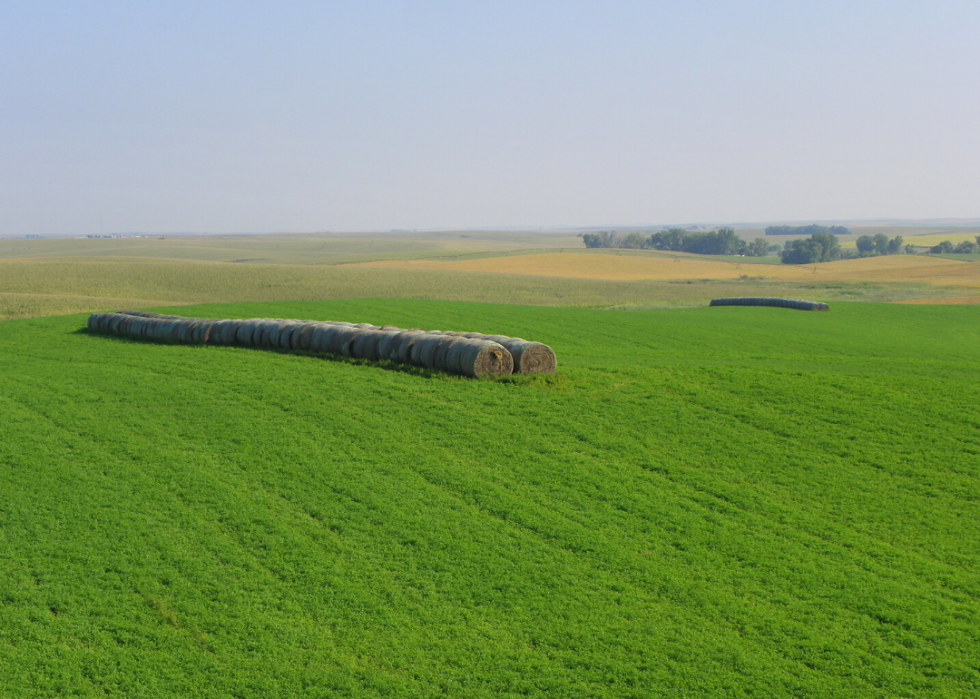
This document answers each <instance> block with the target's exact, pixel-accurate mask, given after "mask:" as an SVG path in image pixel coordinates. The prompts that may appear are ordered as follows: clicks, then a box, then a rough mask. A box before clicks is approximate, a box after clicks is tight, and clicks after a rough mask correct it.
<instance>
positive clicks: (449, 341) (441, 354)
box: [432, 334, 466, 371]
mask: <svg viewBox="0 0 980 699" xmlns="http://www.w3.org/2000/svg"><path fill="white" fill-rule="evenodd" d="M465 339H466V338H465V337H459V336H457V335H448V334H447V335H443V336H442V341H441V342H439V344H438V345H437V346H436V351H435V354H434V355H433V357H432V368H433V369H436V370H437V371H449V365H448V361H447V357H448V356H449V351H450V350H451V349H452V348H453V346H454V345H455V344H456V343H458V342H462V341H463V340H465Z"/></svg>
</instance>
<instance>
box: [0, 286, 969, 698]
mask: <svg viewBox="0 0 980 699" xmlns="http://www.w3.org/2000/svg"><path fill="white" fill-rule="evenodd" d="M174 310H177V311H178V312H181V313H183V314H187V315H190V314H194V315H202V316H216V317H250V316H266V317H296V318H318V319H328V318H332V319H342V320H350V321H367V322H372V323H375V324H379V325H380V324H387V323H390V324H395V325H400V326H405V327H410V326H418V327H425V328H430V329H432V328H438V329H461V330H474V329H476V330H481V331H486V332H494V333H498V332H499V333H507V334H513V335H520V336H523V337H528V338H532V339H536V340H540V341H543V342H547V343H549V344H551V345H552V346H553V347H554V348H555V350H556V352H557V353H558V358H559V373H558V374H557V375H555V376H553V377H524V378H521V377H517V378H513V379H509V380H499V381H489V380H487V381H476V380H467V379H460V378H452V377H446V376H441V375H430V374H427V373H425V372H422V371H416V370H401V369H398V368H397V367H391V366H377V365H369V364H365V363H357V362H350V361H343V360H325V359H319V358H314V357H308V356H299V355H289V354H277V353H271V352H263V351H254V350H245V349H239V348H224V347H190V346H176V345H155V344H148V343H139V342H133V341H127V340H123V339H118V338H107V337H102V336H97V335H92V334H88V333H84V332H79V328H81V327H82V326H83V325H84V317H83V316H74V317H56V318H44V319H31V320H20V321H9V322H5V323H3V324H2V332H0V376H2V380H0V415H2V419H0V667H2V671H0V696H3V697H8V696H9V697H39V696H43V697H55V696H58V697H65V696H84V697H95V696H124V697H182V698H186V697H326V696H365V697H368V696H371V697H373V696H388V697H419V696H459V697H499V696H513V697H518V696H542V697H544V696H549V697H554V696H574V697H655V696H663V697H682V696H687V697H732V696H745V697H748V696H752V697H786V696H806V697H913V696H916V697H919V696H921V697H967V696H977V695H978V694H980V549H978V547H977V542H978V541H980V404H978V403H977V400H976V396H977V385H978V382H980V308H977V307H954V306H948V307H917V306H889V305H865V304H846V303H838V304H835V305H834V306H833V309H832V311H831V312H830V313H803V312H795V311H787V310H779V309H764V308H697V309H683V310H660V311H637V312H622V311H601V310H585V309H572V308H542V307H515V306H502V305H489V304H488V305H483V304H465V303H450V302H426V301H410V300H400V301H399V300H390V299H385V300H350V301H336V302H330V303H288V302H279V303H267V304H251V305H234V306H221V305H215V306H210V307H197V308H188V307H183V308H179V309H174Z"/></svg>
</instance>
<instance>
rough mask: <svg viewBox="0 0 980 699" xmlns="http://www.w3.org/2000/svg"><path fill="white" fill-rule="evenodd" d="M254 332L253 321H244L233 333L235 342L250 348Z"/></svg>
mask: <svg viewBox="0 0 980 699" xmlns="http://www.w3.org/2000/svg"><path fill="white" fill-rule="evenodd" d="M253 332H255V321H254V320H246V321H243V322H242V324H241V325H239V326H238V330H237V331H236V332H235V342H236V343H238V344H239V345H243V346H245V347H251V346H252V333H253Z"/></svg>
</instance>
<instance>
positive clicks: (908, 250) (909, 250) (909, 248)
mask: <svg viewBox="0 0 980 699" xmlns="http://www.w3.org/2000/svg"><path fill="white" fill-rule="evenodd" d="M905 254H906V255H914V254H915V246H914V245H912V243H909V244H908V245H906V246H905Z"/></svg>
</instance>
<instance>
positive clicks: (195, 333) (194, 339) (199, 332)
mask: <svg viewBox="0 0 980 699" xmlns="http://www.w3.org/2000/svg"><path fill="white" fill-rule="evenodd" d="M208 325H209V324H208V321H206V320H204V319H203V318H197V319H195V320H194V322H193V323H191V331H190V333H189V334H188V342H191V343H192V344H195V345H197V344H200V343H202V342H204V335H205V333H206V332H207V329H208Z"/></svg>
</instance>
